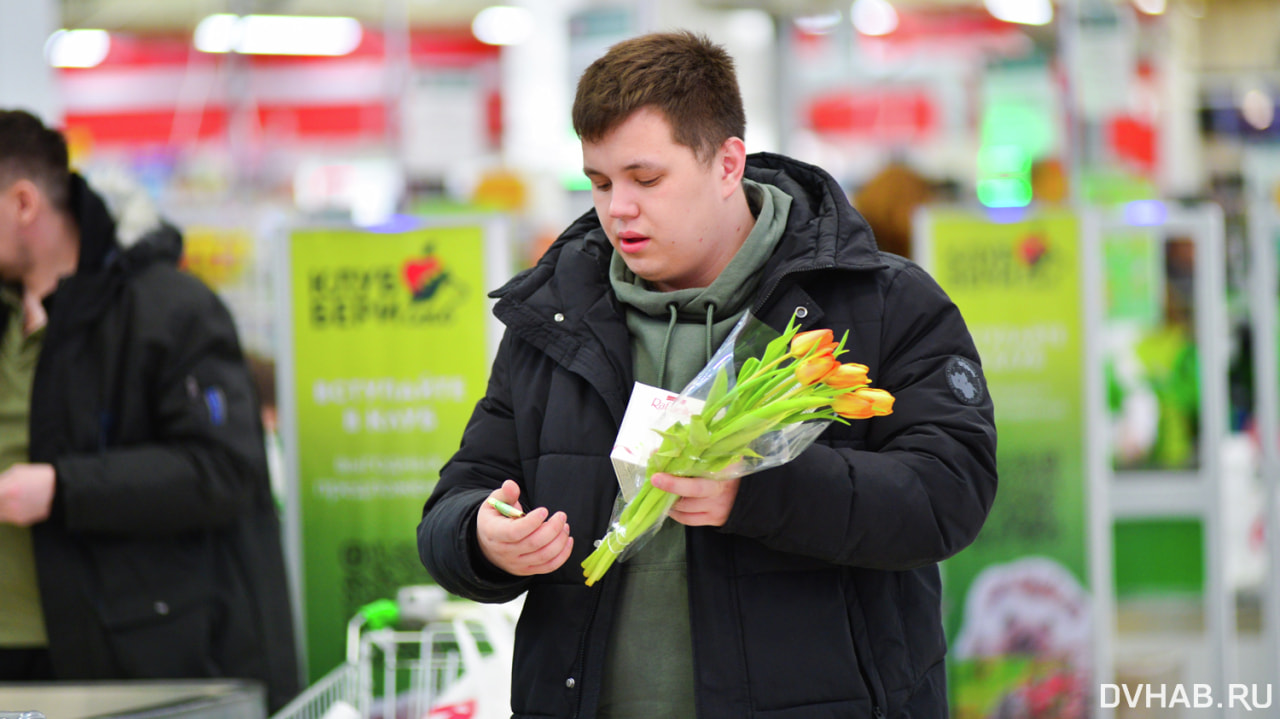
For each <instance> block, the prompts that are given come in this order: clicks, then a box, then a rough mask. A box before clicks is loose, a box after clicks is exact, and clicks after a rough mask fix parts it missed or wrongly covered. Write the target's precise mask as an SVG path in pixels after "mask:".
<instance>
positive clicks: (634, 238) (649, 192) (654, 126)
mask: <svg viewBox="0 0 1280 719" xmlns="http://www.w3.org/2000/svg"><path fill="white" fill-rule="evenodd" d="M724 156H725V148H724V147H723V146H722V147H721V148H720V149H719V150H718V151H717V152H716V155H715V157H714V158H713V159H712V160H711V162H710V163H703V162H701V161H699V160H698V157H697V156H696V155H695V154H694V152H693V150H692V149H690V148H688V147H686V146H684V145H680V144H677V143H676V142H675V140H673V139H672V136H671V126H670V124H669V123H668V122H667V120H666V117H665V116H664V115H663V114H662V113H661V112H659V111H657V110H654V109H651V108H641V109H640V110H637V111H636V112H635V113H634V114H632V115H631V117H629V118H627V119H626V120H625V121H624V122H623V123H622V124H621V125H619V126H618V127H617V128H615V129H614V130H613V131H612V132H610V133H609V134H608V135H606V136H605V137H604V138H603V139H601V140H600V141H599V142H586V141H584V142H583V143H582V164H583V172H585V173H586V175H587V177H588V178H589V179H590V180H591V185H592V190H591V196H592V199H593V201H594V203H595V208H596V215H597V216H598V217H599V218H600V224H601V225H603V226H604V230H605V234H607V235H608V237H609V243H610V244H612V245H613V248H614V250H616V251H617V252H618V253H619V254H620V255H621V256H622V259H623V261H624V262H626V263H627V267H628V268H630V269H631V271H632V272H634V273H636V274H637V275H639V276H640V277H642V278H644V279H645V280H648V281H649V282H650V283H652V284H653V285H654V286H655V287H656V288H657V289H659V290H661V291H664V292H665V291H669V290H677V289H685V288H689V287H706V286H707V285H710V284H711V282H712V281H713V280H715V278H716V277H717V276H718V275H719V274H720V272H721V270H723V269H724V268H725V266H726V265H728V264H729V260H731V259H733V255H734V253H735V252H736V251H737V250H738V247H739V246H740V244H741V243H740V242H739V241H736V239H738V238H741V237H744V236H745V233H744V232H742V231H741V230H742V228H739V227H728V226H727V225H728V224H730V223H733V222H739V223H740V222H741V221H742V220H741V216H742V213H733V212H731V206H730V204H729V201H730V199H731V197H732V195H733V192H734V191H735V190H736V189H737V187H738V186H739V184H740V182H741V180H740V179H739V177H738V176H737V175H734V174H733V173H732V172H726V169H725V161H724ZM747 219H748V220H749V219H750V215H749V214H748V215H747ZM746 231H747V232H749V231H750V227H747V228H746Z"/></svg>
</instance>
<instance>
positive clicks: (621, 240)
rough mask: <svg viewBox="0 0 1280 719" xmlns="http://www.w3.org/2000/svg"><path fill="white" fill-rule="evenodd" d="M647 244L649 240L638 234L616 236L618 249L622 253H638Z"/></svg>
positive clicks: (629, 233)
mask: <svg viewBox="0 0 1280 719" xmlns="http://www.w3.org/2000/svg"><path fill="white" fill-rule="evenodd" d="M647 244H649V238H648V237H646V236H645V235H642V234H640V233H638V232H622V233H619V234H618V249H619V250H622V251H623V252H639V251H640V250H642V249H644V246H645V245H647Z"/></svg>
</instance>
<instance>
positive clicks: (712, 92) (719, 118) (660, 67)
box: [573, 31, 747, 161]
mask: <svg viewBox="0 0 1280 719" xmlns="http://www.w3.org/2000/svg"><path fill="white" fill-rule="evenodd" d="M642 107H653V108H655V109H657V110H659V111H661V112H662V114H663V115H664V116H665V117H666V119H667V122H668V123H670V124H671V130H672V138H673V139H674V140H675V141H676V142H677V143H679V144H681V145H685V146H686V147H689V148H691V149H692V150H693V151H694V154H695V155H697V156H698V157H699V158H700V159H702V160H704V161H709V160H710V159H711V157H712V156H713V155H714V154H715V151H716V149H717V148H718V147H720V145H721V143H723V142H724V141H725V140H727V139H729V138H730V137H738V138H741V137H743V136H744V135H745V134H746V126H747V120H746V113H745V112H744V111H743V108H742V93H741V91H740V90H739V89H738V78H737V75H736V74H735V73H734V69H733V58H732V57H730V56H729V53H727V52H725V50H724V48H722V47H720V46H719V45H716V44H715V43H713V42H711V41H710V40H708V39H707V38H706V37H705V36H702V35H697V34H694V33H691V32H687V31H686V32H671V33H655V34H652V35H642V36H640V37H636V38H632V39H630V40H624V41H622V42H620V43H618V44H617V45H614V46H613V47H611V48H609V51H608V52H607V53H605V54H604V56H603V57H601V58H599V59H597V60H596V61H595V62H593V63H591V66H590V67H588V68H587V69H586V72H584V73H582V77H581V78H580V79H579V80H578V92H577V96H576V97H575V98H574V100H573V129H574V131H575V132H577V133H578V137H580V138H582V139H583V140H586V141H587V142H598V141H599V140H601V139H603V138H604V136H605V135H607V134H609V132H610V131H612V130H613V129H614V128H616V127H617V126H618V125H621V124H622V123H623V122H624V121H625V120H626V119H627V118H628V117H630V116H631V115H632V113H634V112H635V111H636V110H639V109H640V108H642Z"/></svg>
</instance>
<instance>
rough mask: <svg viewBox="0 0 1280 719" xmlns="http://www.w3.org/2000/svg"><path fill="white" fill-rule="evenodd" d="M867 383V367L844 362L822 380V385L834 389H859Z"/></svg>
mask: <svg viewBox="0 0 1280 719" xmlns="http://www.w3.org/2000/svg"><path fill="white" fill-rule="evenodd" d="M869 381H870V380H868V379H867V366H866V365H864V364H858V363H856V362H846V363H844V364H842V365H840V366H839V367H837V368H835V370H833V371H832V372H831V373H830V374H828V375H827V376H826V377H823V378H822V383H823V384H825V385H827V386H828V387H835V388H836V389H846V388H849V387H861V386H862V385H864V384H867V382H869Z"/></svg>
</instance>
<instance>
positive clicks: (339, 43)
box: [195, 14, 364, 56]
mask: <svg viewBox="0 0 1280 719" xmlns="http://www.w3.org/2000/svg"><path fill="white" fill-rule="evenodd" d="M363 37H364V30H363V28H361V26H360V21H359V20H356V19H355V18H350V17H307V16H301V15H244V16H238V15H228V14H217V15H210V16H209V17H206V18H205V19H203V20H201V21H200V24H199V25H197V26H196V32H195V45H196V49H197V50H200V51H201V52H239V53H244V54H246V55H327V56H339V55H347V54H350V53H351V52H352V51H353V50H355V49H356V47H358V46H359V45H360V40H361V39H362V38H363Z"/></svg>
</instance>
